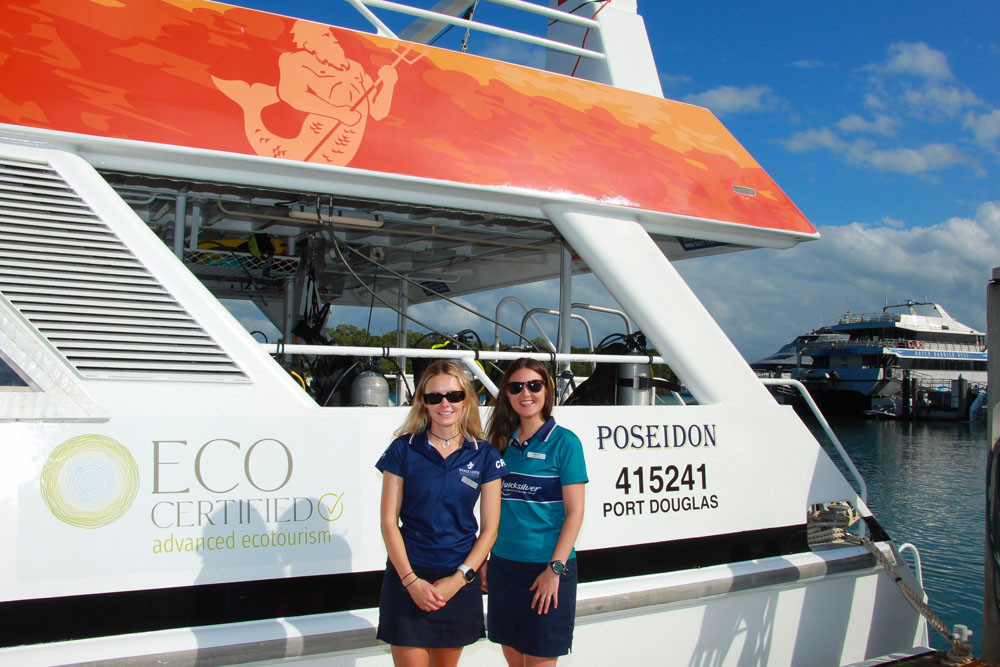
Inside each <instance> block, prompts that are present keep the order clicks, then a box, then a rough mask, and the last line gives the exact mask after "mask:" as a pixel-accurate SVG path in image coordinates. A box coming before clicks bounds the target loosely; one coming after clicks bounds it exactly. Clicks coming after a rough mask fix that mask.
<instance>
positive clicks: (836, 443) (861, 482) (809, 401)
mask: <svg viewBox="0 0 1000 667" xmlns="http://www.w3.org/2000/svg"><path fill="white" fill-rule="evenodd" d="M761 382H763V383H764V384H765V385H785V386H788V387H792V388H794V389H796V390H797V391H798V392H799V394H801V395H802V399H803V400H804V401H805V402H806V405H808V406H809V409H810V410H811V411H812V413H813V415H814V416H815V417H816V420H817V421H818V422H819V425H820V427H821V428H822V429H823V432H824V433H826V437H828V438H830V442H831V444H833V447H834V449H836V450H837V454H838V455H839V456H840V460H842V461H843V462H844V465H846V466H847V469H848V471H849V472H850V473H851V475H853V476H854V480H855V481H856V482H857V483H858V496H859V497H860V498H861V502H863V503H864V504H865V505H867V504H868V485H867V484H866V483H865V479H864V477H862V476H861V473H860V472H858V469H857V468H856V467H855V466H854V461H852V460H851V457H850V456H849V455H848V453H847V450H846V449H844V446H843V445H842V444H840V438H838V437H837V436H836V434H834V432H833V429H832V428H831V427H830V423H829V422H828V421H826V417H824V416H823V413H822V412H821V411H820V409H819V406H818V405H816V401H814V400H813V397H812V396H811V395H810V394H809V390H808V389H806V386H805V385H804V384H802V383H801V382H799V381H798V380H788V379H784V378H762V379H761ZM861 533H862V536H864V534H865V533H866V529H865V524H864V523H862V524H861Z"/></svg>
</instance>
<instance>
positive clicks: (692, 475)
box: [615, 463, 708, 495]
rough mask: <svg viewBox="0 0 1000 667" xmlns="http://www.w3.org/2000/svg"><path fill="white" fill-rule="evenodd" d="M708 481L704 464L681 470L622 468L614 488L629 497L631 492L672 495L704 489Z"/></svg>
mask: <svg viewBox="0 0 1000 667" xmlns="http://www.w3.org/2000/svg"><path fill="white" fill-rule="evenodd" d="M707 487H708V481H707V477H706V473H705V464H704V463H702V464H701V465H700V466H698V467H697V468H695V467H694V466H693V465H691V464H688V465H686V466H684V467H683V468H679V467H677V466H674V465H669V466H649V467H648V468H647V467H645V466H639V467H638V468H633V469H632V470H629V469H628V468H622V469H621V472H619V473H618V479H617V480H616V481H615V488H616V489H620V490H621V491H622V492H623V493H624V494H625V495H629V494H630V493H632V491H633V490H635V491H636V493H645V492H646V491H647V490H649V492H650V493H672V492H675V491H683V490H686V491H693V490H694V489H695V488H699V489H705V488H707Z"/></svg>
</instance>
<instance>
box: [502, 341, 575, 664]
mask: <svg viewBox="0 0 1000 667" xmlns="http://www.w3.org/2000/svg"><path fill="white" fill-rule="evenodd" d="M499 390H500V391H499V393H498V395H497V398H496V405H495V407H494V410H493V414H492V415H491V416H490V420H489V424H488V426H487V439H488V440H489V441H490V443H492V444H493V445H494V446H495V447H496V448H497V449H498V450H499V451H500V453H501V454H502V455H503V460H504V462H505V463H506V464H507V469H508V471H509V474H508V475H507V477H505V478H504V479H503V487H502V503H501V506H502V509H501V512H500V530H499V533H498V536H497V540H496V543H495V544H494V545H493V551H492V553H491V554H490V560H489V569H488V579H487V575H486V573H487V570H486V567H485V566H484V569H483V571H482V573H483V577H482V579H483V584H484V589H486V588H487V586H488V591H489V602H488V605H489V613H488V617H487V621H488V626H489V638H490V640H491V641H494V642H496V643H498V644H501V645H502V647H503V654H504V657H505V658H506V659H507V664H508V665H511V667H515V666H516V667H536V666H538V665H555V663H556V661H557V659H558V657H559V656H561V655H566V654H567V653H568V652H569V650H570V648H571V647H572V644H573V625H574V622H575V620H576V582H577V568H576V558H575V555H576V553H575V551H574V549H573V544H574V543H575V542H576V537H577V535H578V534H579V532H580V526H581V524H582V523H583V501H584V484H585V483H586V482H587V467H586V463H585V462H584V456H583V445H582V444H581V443H580V439H579V438H578V437H577V436H576V434H574V433H573V432H572V431H570V430H569V429H566V428H563V427H562V426H559V425H557V424H556V422H555V420H554V419H553V418H552V416H551V415H552V406H553V403H554V398H553V393H554V392H553V384H552V379H551V376H550V375H549V372H548V370H547V369H546V368H545V366H544V365H543V364H542V363H540V362H538V361H535V360H533V359H518V360H516V361H514V362H513V363H511V365H510V366H508V367H507V370H506V372H505V373H504V376H503V379H502V380H501V381H500V387H499Z"/></svg>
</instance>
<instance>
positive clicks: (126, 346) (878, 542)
mask: <svg viewBox="0 0 1000 667" xmlns="http://www.w3.org/2000/svg"><path fill="white" fill-rule="evenodd" d="M497 3H498V4H500V5H502V6H503V7H504V8H505V9H509V10H516V11H518V12H522V13H524V14H525V15H526V16H527V17H529V18H530V19H531V20H533V21H537V23H538V24H539V25H540V26H541V32H542V35H541V36H539V35H534V34H522V33H518V32H511V31H509V30H498V29H496V28H494V27H491V26H489V25H486V24H484V23H482V22H477V21H472V20H469V18H467V14H466V12H467V10H469V9H471V8H474V6H475V5H476V4H478V5H479V6H480V9H479V10H478V11H477V12H476V18H477V19H478V18H481V16H482V15H484V12H483V10H482V6H483V5H486V4H487V3H486V2H480V3H475V2H472V1H466V2H461V1H460V2H439V3H436V5H435V6H436V7H438V8H439V11H437V12H434V11H428V10H426V9H422V8H421V7H418V6H413V5H421V4H422V5H427V4H430V3H429V2H426V1H425V0H421V2H412V3H403V2H388V1H386V0H351V3H350V4H351V6H352V7H353V8H354V9H356V10H357V14H358V16H360V17H361V18H362V19H367V20H369V21H370V23H371V26H372V27H371V28H370V31H369V32H361V31H357V30H351V29H347V28H345V27H334V26H327V25H322V24H318V23H315V22H311V21H307V20H302V19H293V18H288V17H283V16H278V15H274V14H268V13H264V12H259V11H254V10H250V9H245V8H240V7H234V6H232V5H226V4H221V3H214V2H210V1H207V0H199V1H197V2H193V1H192V2H186V1H182V0H130V1H129V2H97V1H94V2H84V1H74V2H66V0H9V1H8V2H6V3H5V4H4V5H3V6H2V8H0V25H2V26H3V27H4V29H3V30H0V73H2V75H3V81H4V90H3V94H2V95H0V369H5V370H4V371H3V372H0V378H4V379H3V384H4V385H5V386H3V387H0V389H2V391H0V442H2V443H3V445H4V463H3V466H2V467H0V534H2V535H3V536H4V538H5V539H4V540H3V541H2V542H0V662H3V663H7V664H17V665H53V664H66V663H85V664H89V665H120V664H161V663H166V662H169V663H171V664H174V663H176V664H216V665H222V664H236V663H253V662H258V663H260V662H264V661H267V662H269V663H270V662H272V661H279V660H283V659H286V658H291V659H295V660H297V661H300V662H302V663H303V664H307V663H309V662H312V663H313V664H317V665H324V666H326V665H354V666H360V665H389V664H391V662H392V658H391V655H390V650H389V647H387V646H386V645H385V644H382V643H380V642H378V641H377V640H376V638H375V628H376V626H377V624H378V599H379V586H380V582H381V580H382V576H383V572H384V569H385V563H386V554H385V549H384V544H383V542H382V539H381V535H380V530H379V511H378V508H379V495H380V487H381V478H380V476H379V474H378V472H377V471H376V469H375V467H374V464H375V462H376V461H377V459H378V457H379V455H380V454H381V453H382V451H383V450H384V448H385V446H386V445H387V443H388V442H390V441H391V439H392V433H393V430H394V429H395V428H396V427H397V426H398V425H399V424H401V423H402V421H403V419H404V417H405V415H406V413H407V411H408V409H409V408H408V406H407V405H405V403H406V401H408V400H410V395H411V394H412V385H411V384H410V382H409V380H408V374H410V373H413V374H417V372H418V367H419V366H420V365H421V364H426V362H427V360H429V359H441V358H447V359H453V360H455V361H456V362H458V363H461V364H463V366H464V367H465V368H466V369H467V370H468V373H469V374H470V375H471V376H473V377H474V378H475V379H476V381H477V382H478V383H479V385H480V386H481V387H482V388H483V394H484V396H485V395H492V396H495V395H496V391H497V389H496V385H495V382H494V380H495V378H496V375H495V372H496V371H497V370H499V369H500V368H501V367H502V366H503V364H505V363H507V362H508V361H509V360H511V359H515V358H517V357H521V356H531V357H533V358H535V359H539V360H542V361H543V362H545V363H551V364H552V365H553V367H554V368H553V370H554V372H555V373H554V374H555V375H556V376H557V377H559V378H560V381H562V382H566V381H568V380H571V379H572V378H568V377H567V376H566V373H567V371H569V365H570V364H571V363H573V362H585V363H588V364H590V363H594V364H596V367H595V368H594V369H593V372H591V373H590V377H589V378H588V379H587V381H586V382H585V383H581V384H580V386H579V387H578V388H577V389H576V390H575V391H573V392H572V393H571V395H569V396H568V397H567V398H566V400H565V401H560V404H559V405H558V406H557V407H556V408H555V416H556V418H557V419H558V420H559V422H560V423H561V424H563V425H564V426H566V427H568V428H570V429H572V430H573V431H574V432H575V433H577V434H578V435H579V436H580V438H581V441H582V443H583V446H584V452H585V457H586V462H587V468H588V474H589V477H590V482H589V484H588V488H587V498H586V518H585V520H584V523H583V527H582V529H581V532H580V538H579V541H578V543H577V546H576V548H577V553H578V561H579V568H580V570H579V575H580V582H581V583H580V587H579V591H578V596H577V629H576V639H575V643H574V653H573V655H571V656H569V657H567V658H566V659H565V660H560V664H564V663H565V664H566V665H573V664H578V665H583V664H604V663H611V664H615V663H622V664H650V663H676V664H686V665H707V664H711V665H713V666H718V667H724V666H729V665H734V666H735V665H747V664H767V665H817V666H821V665H830V666H839V665H849V664H855V663H860V662H862V661H867V662H865V664H867V665H874V664H887V663H890V662H895V661H897V660H898V659H899V657H900V656H901V655H906V654H911V655H912V654H920V653H925V652H928V651H929V649H928V636H927V623H926V622H925V620H924V618H923V617H922V616H921V615H920V614H919V613H918V612H917V611H916V610H915V609H914V608H913V607H912V606H911V605H910V604H909V603H908V602H907V598H906V596H905V595H904V593H903V592H902V591H901V589H900V588H899V585H905V586H906V587H908V589H909V593H910V594H912V595H913V596H914V599H917V600H921V599H923V590H922V585H921V582H920V578H919V567H916V560H917V557H916V550H915V549H913V548H912V546H911V545H906V544H905V543H902V542H899V541H896V540H894V539H893V538H892V537H891V536H889V535H888V534H886V532H885V530H884V529H883V528H882V527H881V526H880V524H879V522H878V520H877V518H876V517H875V516H874V515H873V514H872V512H871V510H870V508H869V507H868V506H867V503H866V487H865V483H864V480H863V479H862V478H861V477H860V475H858V474H857V470H856V468H855V467H854V466H853V464H852V463H851V462H850V459H849V458H848V457H846V454H845V453H844V451H843V448H841V447H839V443H838V442H837V440H836V438H835V436H834V434H833V433H832V432H830V433H829V436H830V438H831V440H832V442H833V443H834V447H832V448H831V449H830V450H829V451H828V450H827V449H825V448H824V447H823V446H822V445H821V444H820V443H819V442H818V441H817V439H816V437H815V436H814V435H813V434H812V432H811V431H810V429H809V428H807V426H806V425H805V424H804V423H803V422H802V420H801V419H800V418H799V417H798V416H797V415H796V413H795V411H794V410H792V409H791V408H789V407H788V406H783V405H779V404H777V403H776V402H775V401H774V400H773V398H772V397H771V395H770V394H769V393H768V391H767V390H766V388H765V386H764V382H763V381H761V380H760V378H758V377H756V375H755V374H754V373H753V371H752V370H751V369H750V367H749V366H748V365H747V364H746V362H745V361H744V360H743V359H742V357H741V356H740V355H739V352H738V351H737V350H736V348H735V347H734V346H733V344H732V343H731V342H730V341H729V340H728V339H727V338H726V336H725V335H724V333H723V332H722V331H721V329H720V328H719V326H718V324H717V323H716V322H715V321H714V320H713V319H712V318H711V316H710V315H709V314H708V311H707V310H706V309H705V308H704V306H703V305H702V304H701V303H700V302H699V301H698V299H697V297H696V296H695V295H694V293H693V292H692V291H691V289H690V288H689V287H688V286H687V285H686V284H685V283H684V281H683V279H682V278H681V277H680V275H679V274H678V272H677V270H676V269H675V268H674V266H673V263H672V262H673V261H676V260H681V259H684V258H687V257H698V256H704V255H714V254H718V253H723V252H732V251H737V250H746V249H751V248H759V247H767V248H789V247H792V246H794V245H796V244H798V243H800V242H805V241H810V240H813V239H816V238H817V237H818V234H817V233H816V230H815V229H814V228H813V227H812V225H811V224H810V223H809V221H808V220H807V219H806V218H805V216H804V215H803V214H802V213H801V211H799V210H798V209H797V208H796V207H795V205H794V204H793V203H792V202H791V201H790V200H789V199H788V197H787V196H786V195H785V194H784V193H783V192H782V190H781V189H780V187H778V185H777V184H776V183H774V182H773V180H772V179H771V178H770V177H769V176H768V175H767V173H766V172H765V171H764V170H763V169H762V168H761V167H760V165H758V164H757V163H756V162H755V161H754V159H753V158H752V157H751V156H750V155H749V154H748V153H747V152H746V150H745V149H744V148H743V147H742V146H741V145H740V143H739V142H738V141H737V140H736V138H734V137H733V136H732V135H731V134H730V133H729V132H728V131H727V130H726V128H725V127H724V126H723V125H722V124H721V123H720V122H719V121H718V119H717V118H715V116H714V115H713V114H712V113H711V112H709V111H708V110H706V109H702V108H699V107H694V106H691V105H687V104H683V103H680V102H673V101H670V100H665V99H663V97H662V93H661V92H660V87H659V80H658V75H657V72H656V68H655V65H654V63H653V60H652V53H651V49H650V47H649V42H648V38H647V36H646V31H645V26H644V24H643V21H642V19H641V17H640V16H639V15H638V14H637V12H636V4H635V2H634V1H630V0H608V1H605V2H599V3H594V2H589V3H588V2H584V3H575V2H574V3H567V2H564V0H551V2H549V3H547V4H536V3H528V2H521V1H518V0H502V1H500V0H497ZM340 7H342V8H343V12H338V13H339V14H344V15H346V14H347V13H348V9H347V6H346V5H340ZM376 11H377V12H380V13H379V14H376V13H375V12H376ZM391 12H396V13H395V14H392V16H391V17H390V16H387V15H386V14H385V13H391ZM393 17H394V18H393ZM339 18H341V17H338V20H339ZM526 20H527V19H526ZM400 25H401V26H402V27H398V26H400ZM449 26H458V27H459V28H460V29H462V30H465V29H469V30H482V31H492V33H493V34H495V35H498V36H500V37H504V38H514V39H516V40H519V41H518V42H516V46H517V47H518V49H520V48H522V45H523V44H524V43H526V42H527V43H531V44H535V45H540V46H541V47H542V48H544V49H545V50H546V53H547V55H546V60H545V62H546V66H547V70H548V71H543V70H540V69H531V68H527V67H523V66H519V65H516V64H513V63H507V62H501V61H497V60H491V59H486V58H482V57H477V56H473V55H470V54H468V53H464V52H463V51H464V45H463V46H462V48H461V50H455V51H449V50H446V49H443V48H438V47H434V46H430V45H429V44H430V43H431V42H432V41H433V40H434V39H435V38H436V36H437V35H439V34H440V33H442V32H443V31H444V30H446V29H447V28H448V27H449ZM456 32H457V31H456ZM453 34H454V33H453ZM588 272H590V273H593V274H594V275H595V276H596V277H597V278H598V279H599V280H600V281H601V283H602V284H603V285H604V286H605V287H606V288H607V290H608V291H609V292H610V294H611V295H612V297H613V298H614V299H615V300H616V301H617V303H618V304H619V305H620V306H621V308H622V311H623V312H624V313H625V315H626V316H627V318H626V320H625V322H626V327H625V328H626V331H625V333H624V334H622V335H621V336H620V338H619V339H618V340H615V341H612V342H610V343H609V344H607V345H605V346H603V349H604V351H605V352H606V353H605V354H574V353H572V350H571V347H570V335H569V333H570V327H571V324H573V323H574V322H577V321H579V320H580V319H583V318H584V314H585V315H586V317H596V316H601V315H602V314H601V313H596V314H595V312H594V310H593V308H594V307H592V306H589V305H588V304H581V303H577V302H575V301H574V300H573V298H572V297H573V294H572V292H573V276H574V275H575V274H582V273H588ZM540 280H553V281H554V282H553V284H557V285H558V287H557V289H558V295H559V301H558V303H559V307H558V309H556V310H555V311H554V313H553V314H554V315H555V316H556V317H557V318H558V322H559V329H558V331H559V335H558V336H557V340H556V341H555V343H554V344H552V345H538V346H535V344H534V343H533V342H532V341H531V340H528V339H527V336H525V335H523V334H521V333H520V331H519V330H518V327H517V323H516V322H514V321H512V319H511V313H510V310H509V308H508V309H507V310H505V311H504V312H503V313H501V312H500V310H501V309H500V307H501V306H502V305H504V301H505V299H503V298H501V297H502V296H504V291H503V288H506V287H509V286H512V285H519V284H526V283H531V282H535V281H540ZM652 286H655V289H653V288H652ZM458 297H462V298H461V299H459V298H458ZM223 300H229V301H232V300H237V301H242V302H252V303H253V304H255V305H256V306H257V307H258V308H259V309H260V310H261V312H262V313H263V314H264V315H265V316H266V317H267V318H268V319H269V320H270V321H271V322H272V323H274V324H275V326H276V327H277V329H278V330H279V331H281V332H282V340H281V341H279V342H278V344H274V343H272V342H268V341H262V340H259V339H258V338H256V337H255V335H259V332H248V331H247V330H246V329H245V328H244V327H243V326H242V325H241V324H240V323H239V322H238V321H237V319H236V318H235V317H233V315H231V314H230V312H229V311H228V310H227V308H226V307H225V306H224V305H223V303H222V301H223ZM495 301H500V303H497V304H496V310H495V311H493V310H490V311H489V312H490V314H492V313H493V312H496V315H495V316H492V315H484V314H482V313H480V312H478V311H477V309H476V308H473V307H472V305H475V304H482V303H483V302H488V303H487V306H486V307H483V308H480V310H485V309H487V308H488V307H492V306H493V305H494V302H495ZM420 304H427V306H426V307H425V309H424V311H420V310H416V309H414V308H413V307H414V306H417V305H420ZM470 304H472V305H470ZM537 305H539V304H525V305H524V310H525V317H526V318H528V317H530V316H531V313H534V312H537V311H536V310H535V308H534V306H537ZM543 305H544V304H543ZM340 306H364V307H366V308H372V309H374V308H380V309H386V310H388V311H392V312H395V313H396V315H397V318H398V319H397V321H398V323H399V331H400V336H399V342H398V345H397V347H389V346H356V347H355V346H338V345H332V344H330V343H331V341H330V340H329V338H328V337H327V328H328V327H330V326H333V325H335V324H337V322H336V321H335V320H331V319H330V317H329V315H330V313H331V312H336V309H337V308H338V307H340ZM428 310H429V311H430V312H431V316H425V318H420V317H419V313H420V312H424V313H427V311H428ZM515 314H517V313H515ZM446 322H448V323H452V324H451V325H450V326H449V325H445V324H443V323H446ZM472 322H475V323H478V326H479V327H480V330H487V329H489V328H493V327H494V326H498V327H500V328H502V329H503V330H504V331H505V332H506V335H507V336H509V337H510V338H509V340H508V342H507V344H506V345H498V346H497V347H499V348H501V349H490V346H489V345H487V344H483V343H482V342H481V341H480V340H479V338H480V337H479V335H478V334H476V335H475V336H473V335H472V334H470V333H469V332H470V331H471V330H472V328H471V327H472V326H473V325H472V324H471V323H472ZM631 323H634V324H635V325H636V328H637V330H635V331H633V330H631ZM456 324H457V325H456ZM411 326H412V327H414V328H419V329H424V330H426V331H427V332H428V337H430V338H428V340H427V343H426V344H423V345H421V344H420V342H419V341H418V342H413V341H412V340H411V341H409V342H408V339H407V336H406V333H407V329H408V327H411ZM456 329H461V331H458V332H457V333H456ZM522 329H523V326H522ZM647 341H648V344H647ZM432 343H433V344H432ZM599 347H601V346H599ZM504 348H508V349H504ZM509 348H512V349H509ZM647 348H652V350H653V352H650V351H649V350H648V349H647ZM661 365H665V366H668V367H669V370H670V371H671V375H670V378H671V382H665V381H664V382H661V380H665V379H666V375H665V373H664V377H662V378H658V377H654V375H653V369H656V368H661V367H662V366H661ZM393 368H395V370H392V369H393ZM387 369H389V370H387ZM674 377H676V378H677V380H678V381H679V382H680V383H683V387H680V386H678V385H677V384H675V383H673V381H672V379H673V378H674ZM772 381H774V382H783V381H782V380H772ZM391 383H395V385H396V392H395V395H396V396H397V397H401V398H402V399H403V400H400V401H398V402H400V403H402V404H401V405H393V404H391V403H390V401H389V396H390V395H391V392H390V391H389V386H390V384H391ZM585 387H587V389H586V390H585V389H584V388H585ZM660 387H663V388H664V390H665V391H666V392H668V393H669V395H670V396H671V397H672V398H671V400H669V401H668V403H669V404H660V401H659V398H660V396H658V395H656V392H657V391H658V390H659V388H660ZM560 395H562V394H560ZM688 396H690V400H688ZM488 410H489V408H486V407H484V408H483V416H484V417H485V416H487V414H488ZM838 456H840V457H842V458H843V460H842V461H840V462H835V457H838ZM842 470H845V471H846V472H842ZM455 472H456V475H455V477H454V478H451V479H448V480H445V482H444V483H455V484H459V483H462V482H464V483H466V484H470V483H471V484H473V485H474V484H475V480H474V479H472V478H473V477H474V476H475V475H474V473H476V472H478V471H462V473H461V475H459V471H455ZM470 479H472V481H471V482H470V481H469V480H470ZM904 553H905V554H908V556H907V558H908V559H909V560H910V561H911V562H914V567H911V566H910V565H909V563H908V562H907V559H904V557H903V554H904ZM887 567H890V568H892V571H893V574H892V576H889V575H888V574H887V570H886V568H887ZM651 638H662V641H651ZM463 657H464V658H465V660H466V661H468V663H469V664H477V665H480V664H481V665H491V664H492V665H501V664H503V663H504V660H503V657H502V654H501V652H500V651H499V650H498V649H497V648H496V647H495V646H493V645H491V644H489V643H488V642H486V641H485V640H483V641H480V642H478V643H477V644H474V645H472V646H470V647H468V648H467V649H466V652H465V654H464V656H463Z"/></svg>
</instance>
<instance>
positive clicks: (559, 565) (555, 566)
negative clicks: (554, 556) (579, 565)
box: [549, 560, 566, 574]
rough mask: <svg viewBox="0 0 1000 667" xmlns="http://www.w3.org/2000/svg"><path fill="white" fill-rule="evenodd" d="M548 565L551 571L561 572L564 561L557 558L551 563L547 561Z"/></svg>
mask: <svg viewBox="0 0 1000 667" xmlns="http://www.w3.org/2000/svg"><path fill="white" fill-rule="evenodd" d="M549 567H551V568H552V571H553V572H555V573H556V574H562V572H563V570H565V569H566V563H563V562H562V561H559V560H554V561H552V562H551V563H549Z"/></svg>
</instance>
